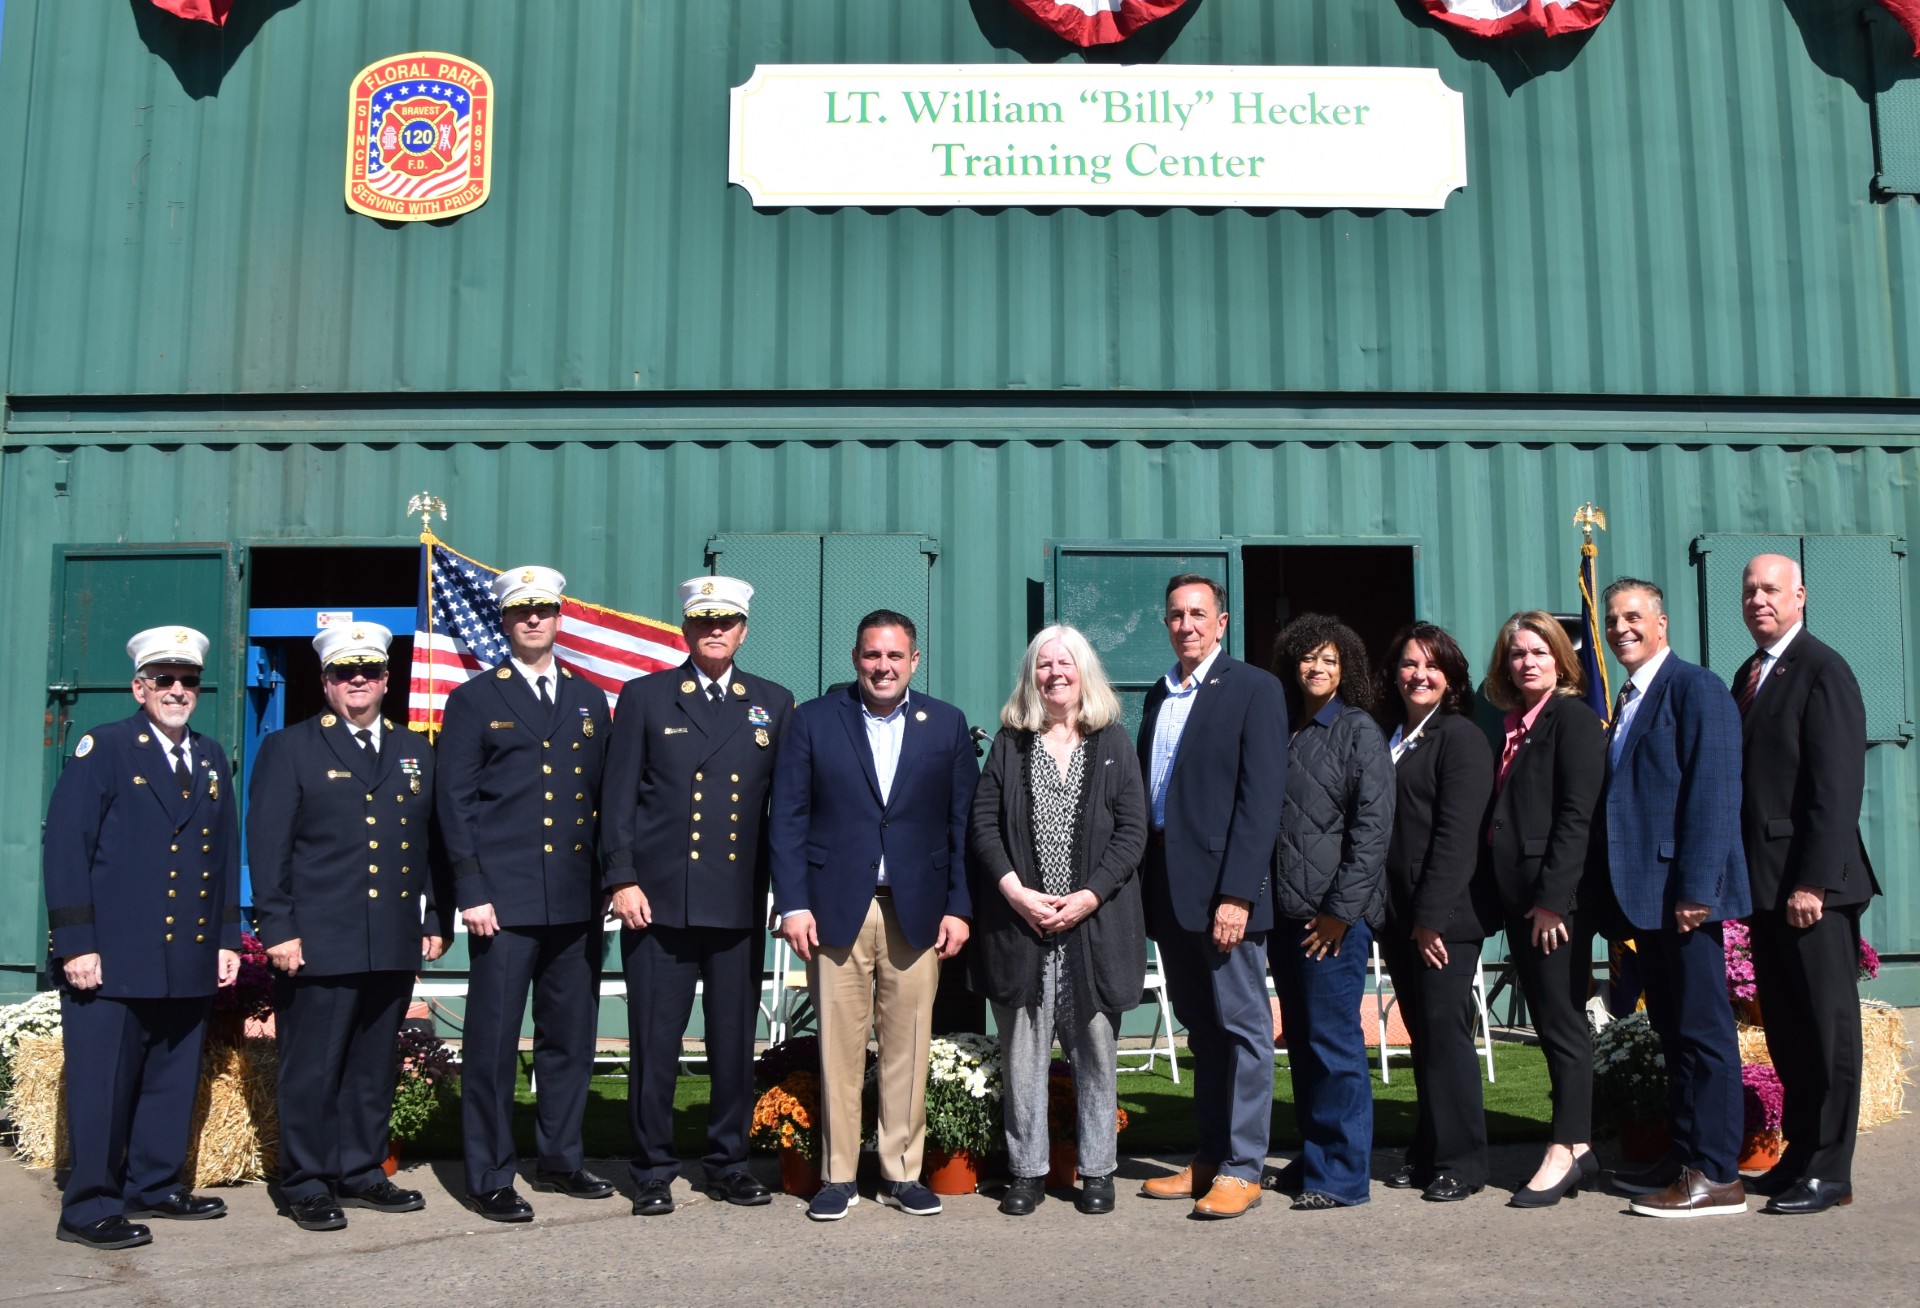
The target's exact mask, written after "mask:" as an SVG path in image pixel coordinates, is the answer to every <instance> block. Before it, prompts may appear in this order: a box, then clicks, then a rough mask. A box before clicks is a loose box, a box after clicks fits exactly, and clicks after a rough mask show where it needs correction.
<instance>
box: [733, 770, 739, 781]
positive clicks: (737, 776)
mask: <svg viewBox="0 0 1920 1308" xmlns="http://www.w3.org/2000/svg"><path fill="white" fill-rule="evenodd" d="M733 779H734V780H735V781H738V780H739V779H740V774H739V773H738V772H736V773H734V774H733Z"/></svg>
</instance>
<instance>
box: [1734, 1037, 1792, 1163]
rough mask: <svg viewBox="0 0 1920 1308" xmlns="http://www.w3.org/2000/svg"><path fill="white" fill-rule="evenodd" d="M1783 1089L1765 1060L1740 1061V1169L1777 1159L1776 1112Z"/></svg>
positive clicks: (1778, 1151) (1777, 1134) (1784, 1099)
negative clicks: (1742, 1134)
mask: <svg viewBox="0 0 1920 1308" xmlns="http://www.w3.org/2000/svg"><path fill="white" fill-rule="evenodd" d="M1785 1103H1786V1092H1785V1091H1784V1090H1783V1089H1781V1086H1780V1074H1779V1073H1778V1072H1775V1071H1774V1070H1773V1067H1772V1066H1771V1065H1770V1064H1767V1063H1742V1064H1741V1065H1740V1106H1741V1108H1742V1110H1743V1112H1744V1114H1745V1118H1746V1121H1745V1131H1746V1135H1745V1138H1744V1140H1743V1141H1742V1142H1741V1145H1740V1170H1741V1171H1743V1172H1764V1171H1765V1170H1766V1169H1767V1168H1769V1167H1772V1166H1773V1165H1774V1164H1775V1163H1777V1162H1779V1161H1780V1149H1781V1146H1782V1144H1783V1143H1784V1142H1783V1141H1782V1140H1781V1138H1780V1113H1781V1109H1782V1107H1783V1106H1784V1105H1785Z"/></svg>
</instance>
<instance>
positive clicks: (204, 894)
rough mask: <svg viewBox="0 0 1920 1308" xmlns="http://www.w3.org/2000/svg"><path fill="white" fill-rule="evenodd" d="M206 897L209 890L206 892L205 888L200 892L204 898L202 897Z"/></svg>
mask: <svg viewBox="0 0 1920 1308" xmlns="http://www.w3.org/2000/svg"><path fill="white" fill-rule="evenodd" d="M206 897H207V892H206V891H204V890H202V891H201V892H200V898H202V899H205V898H206Z"/></svg>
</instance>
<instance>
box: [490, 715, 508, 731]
mask: <svg viewBox="0 0 1920 1308" xmlns="http://www.w3.org/2000/svg"><path fill="white" fill-rule="evenodd" d="M487 725H488V726H489V727H492V728H493V729H494V730H495V731H512V730H513V723H511V722H502V721H500V719H498V718H495V719H494V720H493V721H491V722H489V723H487Z"/></svg>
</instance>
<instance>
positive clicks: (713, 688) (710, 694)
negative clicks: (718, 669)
mask: <svg viewBox="0 0 1920 1308" xmlns="http://www.w3.org/2000/svg"><path fill="white" fill-rule="evenodd" d="M707 701H708V702H709V703H712V704H724V703H726V702H727V688H726V687H725V686H723V685H721V684H720V683H719V682H717V681H716V682H714V683H713V684H712V685H710V686H708V687H707Z"/></svg>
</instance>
